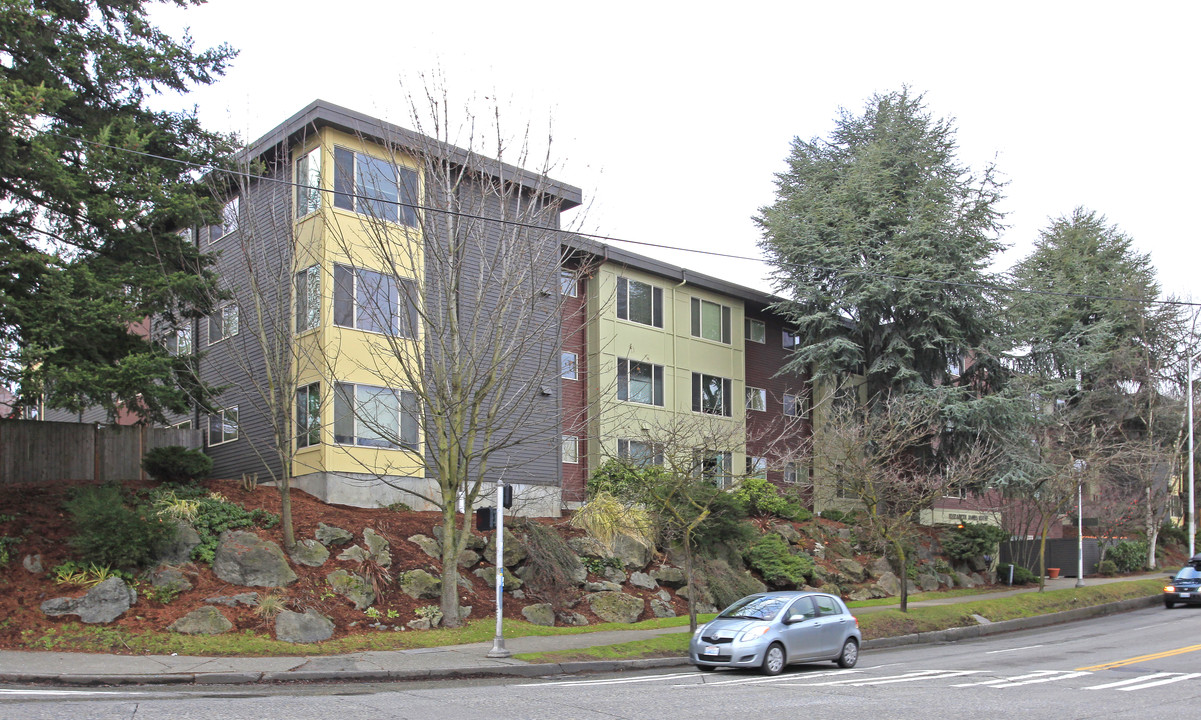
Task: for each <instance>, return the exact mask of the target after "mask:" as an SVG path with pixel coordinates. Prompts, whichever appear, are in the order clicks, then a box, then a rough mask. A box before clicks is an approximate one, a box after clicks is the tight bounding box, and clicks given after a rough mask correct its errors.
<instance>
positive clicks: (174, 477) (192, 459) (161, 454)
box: [142, 445, 213, 483]
mask: <svg viewBox="0 0 1201 720" xmlns="http://www.w3.org/2000/svg"><path fill="white" fill-rule="evenodd" d="M142 469H143V470H145V471H146V474H147V475H149V476H150V477H151V478H153V479H155V480H157V481H159V482H164V483H185V482H192V481H194V480H199V479H202V478H206V477H208V474H209V472H211V471H212V469H213V459H212V458H210V457H209V456H208V455H205V454H204V453H202V452H200V451H199V450H189V449H188V448H186V447H182V446H180V445H167V446H165V447H157V448H151V449H150V450H149V451H148V452H147V453H146V455H145V456H144V457H142Z"/></svg>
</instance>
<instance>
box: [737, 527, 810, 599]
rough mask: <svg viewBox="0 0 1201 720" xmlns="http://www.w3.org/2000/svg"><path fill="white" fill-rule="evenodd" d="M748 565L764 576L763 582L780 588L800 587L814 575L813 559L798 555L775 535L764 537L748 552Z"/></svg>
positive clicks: (770, 534) (769, 534)
mask: <svg viewBox="0 0 1201 720" xmlns="http://www.w3.org/2000/svg"><path fill="white" fill-rule="evenodd" d="M746 560H747V563H748V564H749V565H750V566H751V567H752V568H753V569H755V570H757V571H759V574H760V575H762V576H763V582H765V583H767V584H768V585H771V586H773V587H778V588H787V587H799V586H801V585H804V584H805V581H806V578H807V577H808V576H810V575H812V574H813V569H814V562H813V558H811V557H809V556H808V555H803V554H802V555H796V554H793V553H792V551H791V550H790V549H789V547H788V543H786V542H784V539H783V538H781V537H780V536H779V535H777V534H775V533H768V534H766V535H762V536H760V537H759V539H758V540H756V541H755V543H754V544H753V545H751V547H750V549H748V550H747V551H746Z"/></svg>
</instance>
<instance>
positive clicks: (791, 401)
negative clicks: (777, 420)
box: [784, 393, 809, 418]
mask: <svg viewBox="0 0 1201 720" xmlns="http://www.w3.org/2000/svg"><path fill="white" fill-rule="evenodd" d="M784 414H785V415H787V416H788V417H795V418H804V417H809V397H808V396H807V395H804V394H792V393H784Z"/></svg>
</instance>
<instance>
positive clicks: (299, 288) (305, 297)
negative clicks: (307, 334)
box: [296, 265, 321, 333]
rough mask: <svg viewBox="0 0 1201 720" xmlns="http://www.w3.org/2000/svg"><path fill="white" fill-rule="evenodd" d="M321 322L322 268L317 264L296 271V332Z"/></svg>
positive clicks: (308, 328) (310, 328) (313, 326)
mask: <svg viewBox="0 0 1201 720" xmlns="http://www.w3.org/2000/svg"><path fill="white" fill-rule="evenodd" d="M320 324H321V269H320V268H318V267H317V266H316V265H314V266H313V267H310V268H305V269H304V270H301V271H300V272H298V273H296V332H298V333H300V332H304V331H305V330H312V329H313V328H315V327H317V326H318V325H320Z"/></svg>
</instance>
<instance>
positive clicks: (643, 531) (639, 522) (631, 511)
mask: <svg viewBox="0 0 1201 720" xmlns="http://www.w3.org/2000/svg"><path fill="white" fill-rule="evenodd" d="M571 525H572V527H578V528H580V529H582V530H583V531H584V532H586V533H588V535H589V536H590V537H592V538H593V539H595V540H596V541H597V542H599V543H600V544H601V546H602V547H604V548H605V549H606V550H608V551H609V552H613V543H614V542H615V541H616V540H617V538H618V536H620V535H626V536H628V537H631V538H633V539H635V540H637V541H638V542H640V543H642V544H643V545H646V546H648V547H652V548H653V547H654V546H655V531H654V523H653V522H652V521H651V518H650V515H648V514H647V512H646V510H644V509H642V508H641V507H636V506H631V505H627V504H625V503H623V502H621V501H620V500H618V499H617V498H616V497H614V496H613V495H610V494H609V493H608V492H605V491H598V492H596V493H595V494H594V495H592V496H591V497H590V499H589V500H588V502H586V503H584V505H583V507H581V508H580V509H579V510H578V511H577V512H576V514H575V515H572V516H571Z"/></svg>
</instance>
